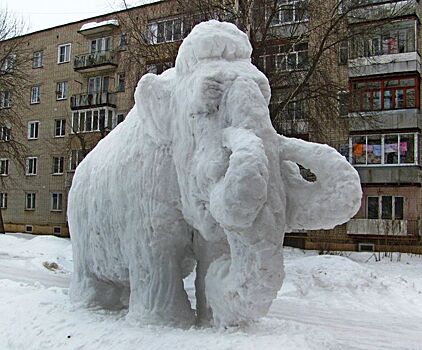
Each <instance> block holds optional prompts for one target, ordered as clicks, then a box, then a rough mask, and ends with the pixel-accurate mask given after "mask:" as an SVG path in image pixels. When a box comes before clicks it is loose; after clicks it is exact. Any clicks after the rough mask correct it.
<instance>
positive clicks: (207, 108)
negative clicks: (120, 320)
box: [68, 21, 361, 327]
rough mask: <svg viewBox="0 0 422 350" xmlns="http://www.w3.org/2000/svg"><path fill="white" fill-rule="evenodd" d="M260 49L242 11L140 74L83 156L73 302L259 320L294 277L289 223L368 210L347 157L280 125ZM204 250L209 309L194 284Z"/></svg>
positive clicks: (204, 319) (235, 321)
mask: <svg viewBox="0 0 422 350" xmlns="http://www.w3.org/2000/svg"><path fill="white" fill-rule="evenodd" d="M251 52H252V48H251V45H250V43H249V41H248V38H247V36H246V34H245V33H243V32H241V31H240V30H238V29H237V28H236V27H235V26H234V25H233V24H229V23H220V22H217V21H210V22H205V23H201V24H199V25H197V26H196V27H195V28H194V29H193V30H192V32H191V33H190V34H189V36H188V37H187V38H186V39H185V40H184V41H183V43H182V44H181V46H180V49H179V54H178V56H177V59H176V66H175V68H173V69H169V70H167V71H166V72H165V73H164V74H162V75H160V76H156V75H154V74H147V75H145V76H144V77H143V78H142V79H141V80H140V82H139V83H138V87H137V89H136V92H135V103H136V104H135V106H134V108H133V109H132V110H131V112H130V113H129V114H128V116H127V118H126V120H125V122H123V123H121V124H120V125H119V126H118V127H117V128H115V129H114V130H113V131H112V132H111V133H110V134H109V135H108V136H107V137H106V138H104V139H103V140H101V141H100V142H99V144H98V145H97V146H96V147H95V148H94V149H93V150H92V152H90V153H89V154H88V156H87V157H86V158H85V159H84V160H83V161H82V163H81V164H80V165H79V166H78V168H77V170H76V172H75V176H74V177H73V182H72V187H71V190H70V193H69V203H68V220H69V228H70V233H71V236H72V243H73V245H74V264H75V265H74V274H73V277H72V285H71V289H70V294H71V299H72V301H74V302H75V303H78V304H80V305H84V306H97V307H102V308H105V309H109V308H118V307H121V308H125V307H127V306H129V313H130V317H131V318H132V319H133V320H136V321H137V322H140V323H144V324H157V325H174V326H182V327H190V326H191V325H193V324H195V323H196V324H199V325H203V324H214V325H216V326H219V327H226V326H237V325H239V324H244V323H248V322H250V321H253V320H257V319H259V318H260V317H263V316H265V315H266V314H267V312H268V309H269V308H270V306H271V303H272V301H273V299H274V298H276V295H277V292H278V290H279V289H280V287H281V284H282V281H283V278H284V272H283V256H282V249H281V247H282V244H283V237H284V231H285V230H286V229H302V228H306V229H322V228H325V229H326V228H332V227H334V226H335V225H338V224H341V223H343V222H345V221H347V220H348V219H349V218H350V217H352V216H353V215H354V214H355V213H356V211H357V210H358V209H359V207H360V198H361V189H360V181H359V176H358V174H357V172H356V170H355V169H354V168H353V167H352V166H351V165H350V164H349V163H348V162H347V161H346V159H345V158H344V157H342V156H341V155H340V154H339V153H338V152H337V151H335V150H334V149H332V148H331V147H328V146H326V145H319V144H315V143H309V142H305V141H302V140H297V139H293V138H286V137H283V136H280V135H278V134H277V133H276V131H275V130H274V128H273V127H272V124H271V120H270V116H269V110H268V103H269V100H270V96H271V93H270V86H269V83H268V80H267V78H266V77H265V76H264V75H263V74H262V73H261V72H260V71H259V70H258V69H257V68H256V67H255V66H253V65H252V64H251V61H250V55H251ZM295 163H298V164H302V165H303V166H305V167H307V168H310V169H311V170H312V171H313V172H314V173H315V174H316V176H317V181H315V182H314V183H309V182H307V181H305V180H304V179H303V178H302V177H301V175H300V173H299V167H298V166H297V164H295ZM195 263H196V267H197V269H196V282H195V286H196V297H197V300H196V304H197V307H196V312H195V311H194V310H193V309H192V306H191V304H190V302H189V300H188V296H187V294H186V291H185V289H184V286H183V283H182V280H183V278H184V277H185V276H186V275H187V274H188V273H189V272H191V270H192V268H193V267H194V266H195Z"/></svg>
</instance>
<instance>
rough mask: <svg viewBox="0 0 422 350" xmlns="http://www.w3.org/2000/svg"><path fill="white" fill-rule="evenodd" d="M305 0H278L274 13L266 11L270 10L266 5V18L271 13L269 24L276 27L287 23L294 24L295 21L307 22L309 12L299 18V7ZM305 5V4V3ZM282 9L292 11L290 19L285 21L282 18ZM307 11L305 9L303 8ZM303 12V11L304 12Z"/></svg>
mask: <svg viewBox="0 0 422 350" xmlns="http://www.w3.org/2000/svg"><path fill="white" fill-rule="evenodd" d="M306 2H307V1H306V0H278V1H277V4H276V6H277V11H276V13H274V14H272V13H268V11H272V8H271V9H270V8H269V7H266V9H265V10H266V12H267V14H266V18H268V17H269V16H270V15H273V18H272V21H271V24H270V26H271V27H277V26H284V25H289V24H295V23H302V22H307V21H308V20H309V13H308V14H307V16H305V17H303V18H299V14H298V13H299V9H300V5H301V4H303V3H306ZM278 3H280V4H278ZM305 5H306V4H305ZM271 7H272V5H271ZM283 11H292V20H291V21H286V20H284V16H283V13H284V12H283ZM305 11H307V10H305ZM304 13H305V12H304Z"/></svg>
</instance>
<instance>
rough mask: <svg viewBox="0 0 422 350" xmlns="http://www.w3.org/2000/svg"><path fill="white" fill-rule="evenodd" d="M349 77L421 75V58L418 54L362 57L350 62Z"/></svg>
mask: <svg viewBox="0 0 422 350" xmlns="http://www.w3.org/2000/svg"><path fill="white" fill-rule="evenodd" d="M348 66H349V77H351V78H356V77H364V76H371V75H380V74H383V75H385V74H393V73H398V72H400V73H409V72H412V73H413V72H418V73H421V58H420V55H419V53H418V52H405V53H397V54H387V55H379V56H373V57H361V58H355V59H350V60H349V64H348Z"/></svg>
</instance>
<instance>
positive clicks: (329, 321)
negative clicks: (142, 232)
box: [0, 235, 422, 350]
mask: <svg viewBox="0 0 422 350" xmlns="http://www.w3.org/2000/svg"><path fill="white" fill-rule="evenodd" d="M38 238H41V237H36V238H33V239H31V240H29V241H26V240H24V239H23V238H18V237H12V236H9V235H0V247H1V253H0V314H1V315H2V317H0V349H2V350H3V349H4V350H44V349H61V350H74V349H87V350H90V349H103V350H111V349H121V350H136V349H144V348H145V349H152V350H162V349H183V350H198V349H203V350H226V349H231V350H255V349H265V350H280V349H283V350H322V349H324V350H327V349H328V350H340V349H345V350H346V349H361V350H369V349H371V350H374V349H379V350H381V349H382V350H385V349H390V350H405V349H406V350H409V349H420V334H422V316H421V314H420V310H421V309H422V298H421V295H422V294H421V287H422V284H418V283H421V282H422V279H421V273H420V271H421V270H422V258H421V257H417V256H406V255H403V256H402V259H401V261H399V262H397V261H396V260H394V261H393V262H391V261H389V260H388V259H384V260H382V261H381V262H375V261H374V259H370V260H369V261H368V258H369V256H368V255H367V254H364V253H353V254H351V256H350V257H347V258H346V257H336V256H334V257H328V258H327V257H326V256H318V255H316V252H302V251H299V250H296V249H289V248H286V249H284V256H285V264H286V273H287V278H286V281H285V284H284V285H283V288H282V289H281V291H280V292H279V294H278V297H277V299H276V300H275V301H274V303H273V305H272V307H271V308H270V310H269V314H268V316H267V317H265V318H263V319H261V320H260V321H259V322H257V323H253V324H251V325H249V326H247V327H240V328H231V329H228V330H215V329H211V328H208V329H201V328H199V329H198V328H191V329H189V330H180V329H174V328H168V327H157V326H139V325H138V324H132V323H131V321H130V320H129V319H128V318H127V310H122V311H113V312H112V311H104V310H102V309H90V310H85V309H77V308H74V307H73V306H72V305H71V304H70V303H69V296H68V288H67V285H68V284H69V279H70V274H69V273H67V274H62V273H57V272H54V271H50V270H47V269H43V270H39V269H36V268H35V267H34V266H32V265H29V266H25V264H26V262H27V261H28V257H29V255H28V253H27V252H25V250H23V249H22V250H19V249H17V246H18V245H19V244H25V249H27V250H29V251H31V250H32V247H31V245H32V244H33V245H34V251H38V252H40V251H45V252H49V253H48V254H49V255H50V256H61V255H63V258H64V259H67V260H68V264H71V257H70V256H69V255H68V254H67V253H66V254H63V252H68V251H70V249H71V246H70V242H69V240H62V243H58V241H57V240H60V239H59V238H57V239H51V240H49V239H43V240H39V239H38ZM8 251H10V252H11V253H12V254H11V255H8V253H7V252H8ZM38 252H37V253H36V254H38ZM21 254H22V255H21ZM367 261H368V262H367ZM22 267H24V268H22ZM343 268H345V269H347V274H350V276H351V278H350V279H352V278H353V280H356V281H358V282H356V283H355V282H353V281H349V282H348V281H347V274H345V273H343ZM370 274H373V276H375V277H376V279H373V280H374V282H372V283H370V285H369V286H366V285H365V283H364V282H363V281H365V280H367V279H368V276H369V275H370ZM313 275H315V277H313ZM321 276H324V277H323V278H322V280H323V283H315V281H319V280H321ZM194 279H195V276H193V275H191V276H189V277H188V278H187V279H186V280H185V283H186V289H187V291H188V294H189V296H190V298H191V299H192V304H193V305H195V296H194ZM312 279H314V282H309V284H308V285H307V286H308V287H309V290H308V291H305V290H303V288H302V289H300V286H302V285H306V281H307V280H312ZM402 279H403V280H406V281H407V283H405V282H403V281H402ZM377 281H381V282H382V283H381V282H380V284H377V283H378V282H377ZM400 281H401V282H400ZM382 284H384V285H386V286H388V288H385V289H384V290H382V289H380V288H378V287H377V285H378V286H382ZM356 286H357V288H355V287H356ZM347 290H350V291H353V293H347ZM379 300H381V301H379ZM362 301H365V303H362ZM370 304H372V305H374V306H373V307H372V308H368V305H370Z"/></svg>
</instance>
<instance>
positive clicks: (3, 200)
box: [0, 192, 7, 209]
mask: <svg viewBox="0 0 422 350" xmlns="http://www.w3.org/2000/svg"><path fill="white" fill-rule="evenodd" d="M0 208H1V209H6V208H7V193H5V192H0Z"/></svg>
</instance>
